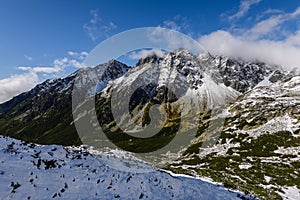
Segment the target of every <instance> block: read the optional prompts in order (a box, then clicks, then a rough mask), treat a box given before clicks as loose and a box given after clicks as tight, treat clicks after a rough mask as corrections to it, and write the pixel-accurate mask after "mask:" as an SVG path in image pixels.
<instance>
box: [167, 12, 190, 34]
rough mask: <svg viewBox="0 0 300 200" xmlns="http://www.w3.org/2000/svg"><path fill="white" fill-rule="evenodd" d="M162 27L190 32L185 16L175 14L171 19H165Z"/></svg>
mask: <svg viewBox="0 0 300 200" xmlns="http://www.w3.org/2000/svg"><path fill="white" fill-rule="evenodd" d="M162 27H164V28H168V29H172V30H175V31H181V32H190V30H189V29H190V25H189V20H188V18H187V17H183V16H181V15H176V16H175V17H173V19H171V20H165V21H164V22H163V25H162Z"/></svg>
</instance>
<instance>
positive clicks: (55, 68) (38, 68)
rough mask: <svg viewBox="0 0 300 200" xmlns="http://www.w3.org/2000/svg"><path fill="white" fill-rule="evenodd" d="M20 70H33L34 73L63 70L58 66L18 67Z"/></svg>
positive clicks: (49, 72)
mask: <svg viewBox="0 0 300 200" xmlns="http://www.w3.org/2000/svg"><path fill="white" fill-rule="evenodd" d="M18 69H19V70H22V71H31V72H34V73H46V74H51V73H57V72H60V71H62V69H61V68H58V67H23V66H21V67H18Z"/></svg>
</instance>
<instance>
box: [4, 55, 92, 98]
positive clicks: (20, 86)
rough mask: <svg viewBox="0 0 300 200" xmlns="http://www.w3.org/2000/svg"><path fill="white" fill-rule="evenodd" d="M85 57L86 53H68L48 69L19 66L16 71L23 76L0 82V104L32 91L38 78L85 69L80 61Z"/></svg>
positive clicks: (42, 78) (17, 75)
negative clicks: (65, 71)
mask: <svg viewBox="0 0 300 200" xmlns="http://www.w3.org/2000/svg"><path fill="white" fill-rule="evenodd" d="M87 55H88V53H87V52H85V51H83V52H80V53H77V52H73V51H69V52H68V57H63V58H59V59H55V60H54V61H53V65H52V66H49V67H43V66H36V67H31V66H19V67H18V69H19V70H21V71H23V74H15V75H12V76H11V77H9V78H5V79H2V80H0V103H3V102H5V101H7V100H9V99H11V98H12V97H14V96H16V95H18V94H20V93H22V92H26V91H28V90H30V89H32V88H33V87H34V86H35V85H36V84H38V82H39V81H40V80H39V77H40V78H41V80H44V78H45V77H49V75H57V74H59V73H61V72H64V70H65V68H66V67H74V68H81V67H85V65H84V64H82V63H81V60H83V59H84V58H85V57H86V56H87Z"/></svg>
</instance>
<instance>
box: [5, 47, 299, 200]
mask: <svg viewBox="0 0 300 200" xmlns="http://www.w3.org/2000/svg"><path fill="white" fill-rule="evenodd" d="M93 86H96V87H93ZM74 88H76V91H77V92H79V93H76V94H78V98H76V100H78V102H76V105H79V110H80V108H81V107H83V106H84V105H85V102H87V100H88V99H90V96H91V95H93V94H96V95H95V96H96V98H95V110H96V112H97V117H98V121H99V123H100V125H101V127H102V128H103V131H104V132H105V134H106V136H107V137H108V138H109V139H110V140H111V141H112V142H113V143H114V144H115V145H116V146H118V147H120V148H122V149H125V150H128V151H131V152H136V153H145V152H150V151H152V150H154V149H159V148H161V147H162V146H164V145H166V144H168V143H169V142H170V141H171V140H172V139H173V138H174V137H175V136H176V135H178V133H179V134H181V133H183V134H184V133H189V131H190V130H195V137H193V138H192V139H191V140H189V141H188V143H187V144H186V146H184V147H182V148H181V149H180V151H177V153H178V154H177V157H176V159H175V160H174V159H170V160H168V158H167V157H168V155H167V154H166V155H162V156H161V158H163V159H165V158H166V161H168V162H167V164H166V165H164V169H167V170H170V171H173V172H176V173H184V174H189V175H191V176H200V177H209V178H211V179H212V180H214V181H216V182H219V183H222V184H224V185H225V186H226V187H228V188H234V189H238V190H241V191H244V192H247V193H250V194H251V195H254V196H257V197H259V198H261V199H280V198H288V199H298V198H295V197H298V196H300V193H299V188H300V185H299V181H298V180H299V173H300V171H299V163H300V160H299V155H300V150H299V146H300V137H299V130H300V127H299V124H300V122H299V120H300V115H299V110H300V108H299V105H300V104H299V88H300V81H299V76H298V75H297V74H296V73H295V72H286V71H284V70H283V69H282V68H281V67H280V66H275V65H269V64H267V63H262V62H259V61H253V62H248V61H247V62H246V61H243V60H240V59H233V58H229V57H226V56H213V55H210V54H202V55H193V54H191V53H190V52H188V51H186V50H184V49H180V50H177V51H174V52H168V53H165V54H164V55H162V56H157V55H151V56H149V57H146V58H143V59H141V60H139V61H138V63H137V64H136V65H135V66H133V67H128V66H126V65H125V64H122V63H120V62H118V61H115V60H112V61H110V62H108V63H106V64H102V65H99V66H97V67H95V68H85V69H81V70H79V71H77V72H75V73H73V74H71V75H70V76H67V77H65V78H60V79H54V80H47V81H45V82H44V83H42V84H40V85H38V86H36V87H35V88H34V89H33V90H31V91H29V92H26V93H23V94H21V95H19V96H17V97H15V98H13V99H12V100H10V101H8V102H6V103H4V104H1V105H0V134H1V135H4V136H10V137H14V138H17V139H21V140H25V141H29V142H34V143H40V144H61V145H65V146H70V145H77V146H78V145H81V144H82V141H83V139H84V138H81V137H80V136H79V135H78V134H77V131H76V127H75V125H74V119H73V116H72V100H74V99H72V91H73V90H72V89H74ZM92 100H94V99H92ZM128 105H129V106H128ZM155 105H159V107H155V109H156V110H154V113H156V114H157V113H158V114H159V116H163V115H164V114H165V118H157V119H155V120H154V118H151V117H153V115H151V112H152V113H153V110H151V109H152V107H154V106H155ZM128 107H129V109H128ZM83 108H84V107H83ZM216 108H217V111H218V112H214V109H216ZM124 109H125V110H124ZM83 110H84V109H83ZM114 110H119V111H121V112H114ZM89 112H90V110H84V113H89ZM84 113H79V116H81V117H82V116H84V115H85V114H84ZM76 119H79V118H76ZM216 119H222V120H221V121H222V126H221V127H219V128H218V133H220V134H219V135H218V136H217V137H215V138H216V144H215V145H213V146H209V148H203V146H202V145H203V144H204V143H205V140H206V139H207V138H209V137H210V136H211V135H212V136H214V134H215V133H214V131H211V130H212V129H210V127H211V124H213V123H214V120H216ZM153 121H154V122H155V123H154V122H153ZM147 125H148V126H150V125H153V127H152V128H153V129H149V130H150V132H152V131H153V132H154V130H156V128H158V130H161V131H160V132H159V133H158V134H156V135H155V136H153V137H151V138H142V137H141V138H136V137H133V136H132V135H138V134H139V133H140V131H141V130H143V128H145V127H146V126H147ZM179 130H180V131H179ZM124 131H125V132H127V133H130V135H128V134H126V133H125V132H124ZM141 132H142V131H141ZM1 140H8V139H3V138H2V139H1ZM5 144H6V143H5ZM206 147H207V146H206ZM18 148H19V147H18ZM20 148H21V147H20ZM36 148H41V149H43V151H42V152H44V150H45V152H46V151H48V150H49V149H47V148H51V147H47V146H44V147H40V146H37V147H36ZM56 148H58V147H56ZM59 148H60V149H62V147H59ZM32 150H33V151H34V150H36V149H34V148H33V149H32ZM32 150H30V149H29V150H28V151H30V152H31V151H32ZM50 150H51V149H50ZM50 150H49V151H48V152H50ZM36 151H39V150H36ZM23 153H26V152H25V151H24V152H23ZM27 153H28V152H27ZM54 154H55V152H54ZM71 154H73V153H71ZM71 154H70V156H71ZM8 155H10V156H12V155H15V154H5V156H6V157H7V156H8ZM16 155H17V154H16ZM45 155H46V153H45ZM30 156H31V155H30ZM47 156H48V155H47ZM164 156H165V157H164ZM45 159H46V158H45ZM47 159H48V157H47ZM57 160H58V161H59V159H57ZM97 160H98V159H97ZM58 161H57V162H58ZM100 161H101V159H100ZM100 161H99V162H100ZM11 162H13V161H11ZM76 162H77V161H76ZM91 162H92V161H91ZM62 163H63V162H61V164H60V165H61V166H62V167H61V168H63V166H64V165H62ZM44 165H45V163H44V164H43V161H42V160H41V161H40V166H44ZM71 165H73V164H69V165H68V166H69V167H70V166H71ZM90 165H92V164H90ZM93 166H94V165H93ZM0 170H1V169H0ZM86 170H87V171H88V170H89V169H86ZM58 171H59V170H58ZM39 172H41V171H39ZM44 172H45V173H48V171H44ZM74 173H75V172H74ZM76 173H77V172H76ZM113 173H117V172H116V171H114V172H113ZM118 173H119V172H118ZM153 173H160V175H161V174H163V175H162V176H164V175H166V174H164V173H161V172H157V171H156V172H153ZM123 175H124V174H122V173H121V174H120V176H121V177H122V176H123ZM41 176H42V174H41ZM166 176H169V175H166ZM124 177H125V175H124ZM124 177H123V179H125V178H124ZM145 177H147V176H145ZM123 179H122V180H123ZM140 179H142V175H141V177H140V178H138V179H137V180H138V181H139V180H140ZM179 179H180V180H181V179H182V178H179ZM122 180H121V179H118V180H117V181H116V182H118V181H120V182H118V184H116V185H122V187H123V182H122ZM168 180H169V179H168ZM174 180H175V179H174ZM176 180H177V179H176ZM172 181H173V179H172ZM172 181H171V182H172ZM143 182H144V183H145V180H144V181H143ZM175 182H176V181H175ZM164 183H167V182H164ZM176 183H177V182H176ZM15 184H16V183H15V182H14V183H12V186H11V187H12V188H13V187H15V186H14V185H15ZM19 184H21V183H19ZM23 184H24V183H23ZM178 184H179V185H180V184H181V183H178ZM184 184H185V183H184ZM21 185H22V184H21ZM179 185H178V187H179ZM195 185H197V184H195ZM200 185H201V184H200ZM180 186H181V185H180ZM76 187H77V186H76ZM91 187H94V186H91ZM116 187H117V186H116ZM118 187H119V186H118ZM147 187H149V191H151V190H152V189H150V188H151V187H152V186H150V185H148V186H147ZM172 187H173V186H172ZM176 187H177V186H176ZM195 187H196V186H195ZM199 187H200V186H199ZM8 188H9V187H8ZM20 188H21V187H20ZM24 188H25V187H24ZM120 188H121V186H120ZM161 188H165V185H164V186H162V187H161ZM297 188H298V189H297ZM10 189H11V188H10ZM16 190H18V189H16ZM121 190H122V191H123V189H122V188H121ZM121 190H120V191H121ZM162 190H164V191H165V192H164V193H166V195H167V194H171V193H168V192H170V191H172V192H173V190H172V189H170V188H169V189H166V188H165V189H162ZM93 191H94V193H97V192H96V189H95V190H93ZM116 191H118V192H117V193H116V195H117V197H118V195H119V196H121V192H120V191H119V190H117V189H116ZM134 191H138V190H134ZM166 191H167V192H166ZM189 191H190V190H189ZM51 192H54V190H51ZM57 192H59V191H55V193H56V196H59V194H60V195H62V193H59V194H58V193H57ZM49 193H50V192H49ZM55 193H54V194H55ZM64 193H65V192H64ZM137 193H139V192H137ZM137 193H134V194H135V195H140V194H137ZM185 193H187V192H185ZM16 194H17V193H16ZM51 194H52V193H51ZM54 194H53V195H54ZM65 194H67V193H65ZM105 194H106V193H105ZM107 194H108V193H107ZM112 194H113V193H109V195H112ZM177 194H178V195H179V196H180V194H179V193H177ZM191 194H195V195H196V193H193V189H191ZM182 195H183V194H182ZM235 195H236V194H235ZM146 196H147V194H146V193H143V197H146ZM148 196H149V195H148ZM149 197H150V196H149ZM159 197H162V196H159ZM165 197H167V198H169V196H165ZM191 197H192V196H191ZM193 197H194V196H193ZM170 198H172V196H171V197H170ZM173 198H174V197H173ZM203 198H204V197H203ZM204 199H205V198H204Z"/></svg>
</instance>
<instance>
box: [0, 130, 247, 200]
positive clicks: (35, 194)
mask: <svg viewBox="0 0 300 200" xmlns="http://www.w3.org/2000/svg"><path fill="white" fill-rule="evenodd" d="M108 161H110V162H108ZM51 162H52V163H51ZM117 162H119V163H120V162H122V163H123V166H124V167H126V165H125V164H124V163H129V165H128V166H127V167H130V168H133V169H132V171H134V168H137V170H136V172H128V170H127V171H126V170H124V171H122V170H116V169H115V168H113V167H111V166H110V165H113V164H116V163H117ZM131 162H135V165H131V164H130V163H131ZM108 163H109V164H108ZM151 167H152V166H150V165H147V164H145V163H139V162H137V161H128V160H125V159H117V158H116V157H113V156H109V155H107V154H106V155H104V154H103V155H102V154H101V153H99V152H98V153H97V152H95V151H94V154H91V152H89V151H88V150H87V148H85V147H80V148H78V147H77V148H72V147H69V148H64V147H62V146H58V145H49V146H40V145H34V144H29V143H25V142H21V141H19V140H15V139H10V138H7V137H3V136H0V191H1V192H0V199H38V200H41V199H239V197H238V196H240V195H242V194H241V193H238V192H232V191H231V192H229V191H227V190H226V189H225V188H224V187H222V186H220V185H216V184H212V183H208V182H204V181H202V180H199V179H194V178H191V177H184V176H176V177H174V176H172V175H171V174H169V173H166V172H164V171H161V170H158V169H154V168H153V170H152V171H150V172H145V173H138V171H139V170H138V169H140V168H151Z"/></svg>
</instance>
